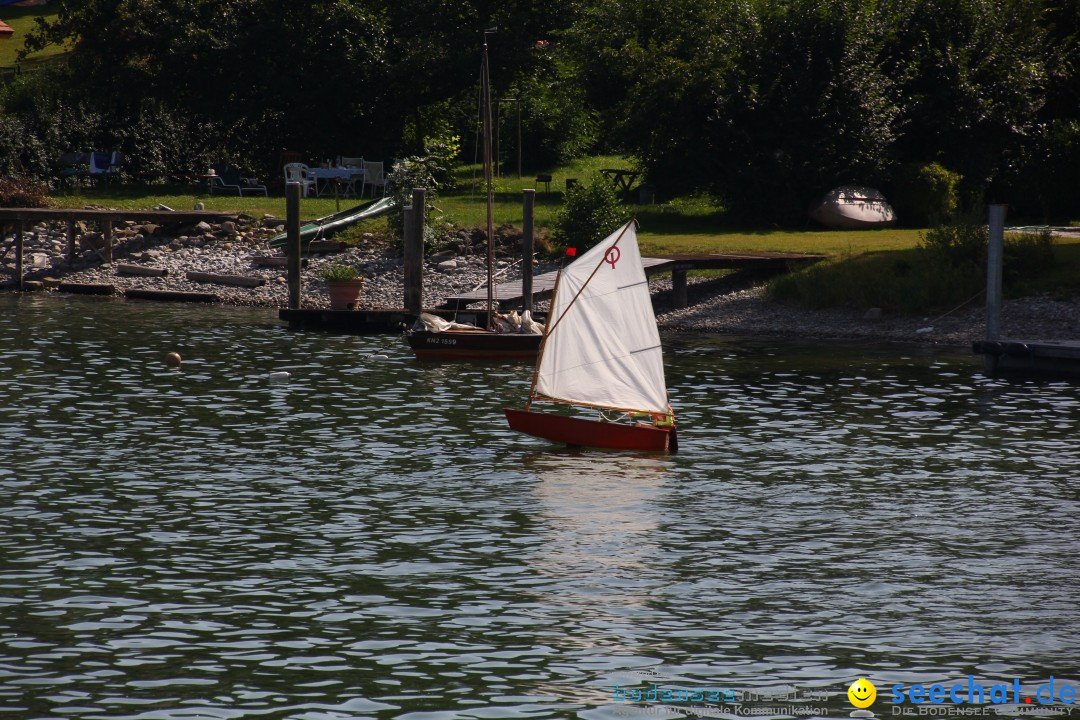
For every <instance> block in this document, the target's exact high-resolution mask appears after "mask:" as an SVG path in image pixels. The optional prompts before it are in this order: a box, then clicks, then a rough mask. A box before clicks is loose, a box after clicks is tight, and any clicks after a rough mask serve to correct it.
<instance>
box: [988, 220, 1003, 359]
mask: <svg viewBox="0 0 1080 720" xmlns="http://www.w3.org/2000/svg"><path fill="white" fill-rule="evenodd" d="M1005 208H1006V206H1005V205H991V206H990V209H989V213H988V222H989V225H990V242H989V246H988V247H987V252H986V339H987V340H991V341H994V340H997V339H998V337H999V336H1000V335H1001V258H1002V254H1003V253H1004V249H1005Z"/></svg>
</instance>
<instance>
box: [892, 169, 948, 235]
mask: <svg viewBox="0 0 1080 720" xmlns="http://www.w3.org/2000/svg"><path fill="white" fill-rule="evenodd" d="M959 185H960V175H958V174H957V173H954V172H952V171H950V170H946V169H945V168H943V167H942V166H941V165H938V164H937V163H929V164H926V165H924V164H921V163H908V164H907V165H903V166H902V167H901V168H900V170H899V171H898V172H897V174H896V177H895V179H894V180H893V191H892V197H891V198H890V202H891V203H892V206H893V208H894V209H895V210H896V215H897V217H898V218H899V220H900V222H901V223H903V224H905V225H908V226H912V227H928V226H931V225H938V224H941V223H944V222H948V221H950V220H952V219H953V216H954V215H955V214H956V208H957V205H958V199H957V198H958V196H957V188H958V187H959Z"/></svg>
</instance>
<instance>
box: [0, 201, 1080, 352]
mask: <svg viewBox="0 0 1080 720" xmlns="http://www.w3.org/2000/svg"><path fill="white" fill-rule="evenodd" d="M282 227H283V221H282V220H280V219H277V218H272V217H264V218H262V219H260V220H255V219H253V218H246V217H243V216H241V217H240V218H239V220H238V221H237V222H224V223H219V224H215V225H209V224H207V223H200V224H199V225H196V226H187V227H183V226H174V227H165V226H160V227H159V226H153V225H147V224H138V223H133V222H129V223H124V224H122V225H121V226H120V227H118V228H117V229H116V231H115V242H116V245H115V248H114V262H112V263H104V262H102V260H101V258H100V257H99V255H98V254H97V253H96V252H94V250H93V246H95V245H99V244H100V242H101V237H100V234H98V233H95V232H93V231H92V230H88V229H86V228H84V227H80V228H79V230H80V237H79V238H78V241H77V248H79V251H78V252H77V256H76V258H75V260H74V261H73V262H69V261H68V260H67V259H66V257H65V252H66V236H65V233H64V227H63V225H62V224H59V223H57V224H51V225H42V226H39V227H35V228H32V229H31V231H30V232H29V234H28V235H27V236H26V239H25V246H26V256H25V258H24V267H25V270H26V272H27V278H28V279H29V280H45V281H46V283H47V284H48V285H54V284H55V282H54V281H56V280H59V281H63V282H69V283H106V284H110V285H113V286H114V287H115V288H116V289H117V292H119V293H122V292H123V291H124V290H126V289H128V288H145V289H154V290H173V291H189V292H191V291H197V292H213V293H215V294H216V295H218V296H219V297H221V299H222V302H223V303H224V304H228V305H247V306H264V307H283V306H284V305H286V304H287V299H288V290H287V286H286V282H285V269H284V268H280V267H275V268H267V267H258V266H256V265H254V263H253V260H254V258H256V257H258V256H264V255H267V254H270V251H269V249H268V248H267V246H266V242H267V240H269V239H270V238H271V237H273V236H274V235H276V234H277V233H278V232H280V229H281V228H282ZM5 240H6V241H8V242H7V243H6V244H5V247H6V248H7V250H6V252H4V253H3V254H0V272H2V271H7V273H11V272H12V271H13V266H14V260H13V252H12V251H11V249H10V238H5ZM471 245H472V243H471V239H470V237H469V236H468V235H467V234H464V233H463V234H462V243H461V247H471ZM497 258H498V259H497V263H496V264H497V272H498V273H499V275H498V281H500V282H501V281H505V280H514V279H517V278H519V277H520V276H521V271H520V263H518V262H517V261H516V257H514V253H513V247H512V243H507V244H504V245H503V246H502V247H501V248H500V250H499V252H498V254H497ZM118 263H129V264H138V265H143V266H147V267H154V268H159V269H163V270H166V271H167V272H168V274H167V275H166V276H164V277H139V276H125V275H120V274H118V272H117V264H118ZM328 264H347V265H352V266H354V267H356V268H357V269H358V270H359V271H360V274H361V275H362V276H364V277H365V284H364V291H363V298H362V303H363V306H364V307H368V308H400V307H401V306H402V297H403V280H404V269H403V265H402V261H401V258H400V257H398V256H397V253H396V252H395V250H394V249H393V248H392V247H391V246H389V245H388V244H387V243H385V242H384V241H382V240H381V239H380V238H378V237H377V236H375V235H371V234H366V235H365V236H364V237H363V238H362V240H361V242H360V244H359V245H358V246H357V247H351V248H348V249H346V250H344V251H343V252H340V253H335V254H329V255H325V256H313V257H311V258H310V261H309V264H308V266H307V267H306V268H305V270H304V272H303V291H304V304H305V307H328V305H329V303H328V299H327V295H326V289H325V284H324V283H323V282H322V280H320V279H319V273H320V271H321V269H322V268H323V267H324V266H326V265H328ZM555 267H556V265H554V264H548V265H543V266H537V267H536V268H535V269H534V272H535V273H537V274H540V273H544V272H549V271H551V270H553V269H555ZM188 271H194V272H203V273H214V274H225V275H243V276H247V277H255V278H262V279H263V280H264V284H263V285H261V286H260V287H255V288H243V287H231V286H223V285H208V284H203V283H196V282H192V281H190V280H188V279H187V278H186V277H185V273H186V272H188ZM485 277H486V271H485V265H484V257H483V256H481V255H480V254H477V253H476V252H472V253H471V254H469V255H464V254H461V253H460V252H458V253H454V252H449V251H448V252H444V253H440V254H439V255H436V256H433V257H431V258H428V259H427V262H425V268H424V305H425V306H426V307H436V306H438V305H440V304H442V302H443V300H444V299H445V298H446V297H448V296H450V295H453V294H456V293H460V292H463V291H469V290H473V289H475V288H477V287H478V286H480V285H481V283H482V282H483V281H484V279H485ZM650 287H651V289H652V291H653V293H654V304H655V306H656V310H657V319H658V322H659V324H660V326H661V327H663V328H668V329H672V330H682V331H698V332H719V333H730V334H757V335H781V336H795V337H804V338H806V337H812V338H864V339H878V340H900V341H908V342H919V343H940V344H953V345H966V344H968V343H970V342H971V341H972V340H975V339H979V338H981V337H982V335H983V333H984V331H985V311H984V309H983V307H982V305H981V304H980V303H979V302H978V301H976V302H973V303H972V304H971V305H969V306H966V307H962V308H959V309H957V310H955V311H953V312H951V313H948V314H946V315H943V316H940V317H909V316H903V317H890V316H888V315H881V314H880V313H878V312H874V311H870V312H866V311H854V310H840V309H832V310H807V309H803V308H798V307H790V306H786V305H779V304H777V303H773V302H770V301H769V300H767V299H766V298H765V296H764V289H763V288H762V287H760V286H748V285H747V284H746V283H745V282H740V280H739V278H738V277H729V278H721V279H716V280H697V281H695V280H694V279H691V285H690V288H689V295H690V300H691V305H690V307H688V308H685V309H682V310H676V309H673V308H672V306H671V299H670V290H671V281H670V278H668V276H666V275H665V276H657V277H655V278H653V279H652V280H650ZM1002 327H1003V334H1004V335H1005V337H1006V338H1017V339H1025V340H1043V341H1080V299H1078V298H1072V299H1069V300H1062V299H1053V298H1049V297H1039V296H1035V297H1026V298H1020V299H1016V300H1009V301H1007V302H1006V303H1005V306H1004V310H1003V318H1002Z"/></svg>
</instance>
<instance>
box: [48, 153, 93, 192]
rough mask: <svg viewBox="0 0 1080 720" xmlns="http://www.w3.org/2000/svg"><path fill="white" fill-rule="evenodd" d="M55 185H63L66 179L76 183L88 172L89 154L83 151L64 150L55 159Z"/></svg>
mask: <svg viewBox="0 0 1080 720" xmlns="http://www.w3.org/2000/svg"><path fill="white" fill-rule="evenodd" d="M55 172H56V181H57V185H59V186H63V185H64V184H66V183H67V181H68V180H71V181H72V182H73V183H74V184H76V185H78V183H79V180H80V179H81V178H84V177H87V176H88V175H89V174H90V156H89V153H83V152H66V153H64V154H63V155H61V156H60V157H59V158H58V159H57V161H56V169H55Z"/></svg>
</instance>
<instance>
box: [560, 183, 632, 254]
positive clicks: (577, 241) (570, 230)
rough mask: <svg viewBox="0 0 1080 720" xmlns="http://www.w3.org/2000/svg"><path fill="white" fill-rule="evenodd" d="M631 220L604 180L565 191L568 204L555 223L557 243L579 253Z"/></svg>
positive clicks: (579, 185) (612, 189) (615, 194)
mask: <svg viewBox="0 0 1080 720" xmlns="http://www.w3.org/2000/svg"><path fill="white" fill-rule="evenodd" d="M628 219H629V213H628V212H627V210H626V208H625V207H624V206H623V205H622V204H621V203H620V202H619V195H618V193H616V192H615V188H614V187H613V186H612V185H611V183H609V182H608V181H607V180H605V179H603V178H594V179H593V180H592V182H590V183H588V184H583V183H575V184H573V185H571V186H570V187H569V188H567V189H566V197H565V203H564V205H563V207H562V209H561V210H560V211H559V214H558V216H557V217H556V220H555V241H556V242H557V243H559V244H560V245H563V246H565V247H574V248H577V249H578V251H584V250H588V249H589V248H591V247H592V246H593V245H595V244H596V243H598V242H600V241H601V240H603V239H604V238H605V237H607V236H608V235H610V234H611V233H612V232H614V231H615V230H616V229H617V228H618V227H619V226H620V225H622V224H623V223H625V222H626V221H627V220H628Z"/></svg>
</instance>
